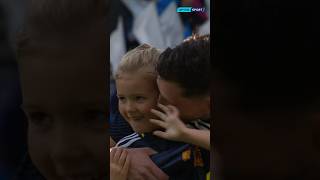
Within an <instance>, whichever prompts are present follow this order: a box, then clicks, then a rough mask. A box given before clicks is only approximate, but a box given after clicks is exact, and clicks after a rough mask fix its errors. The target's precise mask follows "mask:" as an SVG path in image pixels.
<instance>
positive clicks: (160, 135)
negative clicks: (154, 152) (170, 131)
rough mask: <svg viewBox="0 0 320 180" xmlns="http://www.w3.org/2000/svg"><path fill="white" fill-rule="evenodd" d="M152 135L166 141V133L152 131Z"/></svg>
mask: <svg viewBox="0 0 320 180" xmlns="http://www.w3.org/2000/svg"><path fill="white" fill-rule="evenodd" d="M153 135H155V136H158V137H160V138H163V139H167V136H166V133H165V132H163V131H153Z"/></svg>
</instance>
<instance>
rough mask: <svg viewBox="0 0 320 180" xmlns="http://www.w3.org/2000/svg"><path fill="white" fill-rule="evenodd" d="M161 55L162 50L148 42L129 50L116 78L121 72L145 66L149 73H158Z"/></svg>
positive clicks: (134, 70)
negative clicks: (157, 67) (157, 65)
mask: <svg viewBox="0 0 320 180" xmlns="http://www.w3.org/2000/svg"><path fill="white" fill-rule="evenodd" d="M159 56H160V50H159V49H156V48H154V47H151V46H150V45H148V44H142V45H140V46H138V47H136V48H134V49H132V50H130V51H129V52H127V53H126V54H125V55H124V56H123V57H122V58H121V61H120V64H119V66H118V68H117V71H116V73H115V79H117V78H119V76H120V74H121V73H128V72H129V73H132V72H136V71H138V70H140V69H143V68H148V73H150V74H153V75H155V76H156V75H157V74H158V73H157V72H156V64H157V61H158V59H159Z"/></svg>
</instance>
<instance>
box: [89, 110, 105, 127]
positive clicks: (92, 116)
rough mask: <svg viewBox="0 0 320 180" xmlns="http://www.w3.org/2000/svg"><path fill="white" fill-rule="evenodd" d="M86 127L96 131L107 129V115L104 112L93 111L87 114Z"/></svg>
mask: <svg viewBox="0 0 320 180" xmlns="http://www.w3.org/2000/svg"><path fill="white" fill-rule="evenodd" d="M84 117H85V124H86V126H88V127H90V128H94V129H105V127H106V126H107V123H108V121H107V115H106V113H105V112H103V111H99V110H91V111H88V112H86V113H85V115H84Z"/></svg>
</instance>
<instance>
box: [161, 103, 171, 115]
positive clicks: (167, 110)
mask: <svg viewBox="0 0 320 180" xmlns="http://www.w3.org/2000/svg"><path fill="white" fill-rule="evenodd" d="M158 107H159V108H160V109H162V110H163V111H164V112H165V113H166V114H170V113H171V112H170V109H169V108H168V107H167V106H165V105H163V104H160V103H158Z"/></svg>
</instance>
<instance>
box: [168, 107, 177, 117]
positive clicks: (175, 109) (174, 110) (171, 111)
mask: <svg viewBox="0 0 320 180" xmlns="http://www.w3.org/2000/svg"><path fill="white" fill-rule="evenodd" d="M167 108H168V109H169V111H170V113H171V114H172V115H174V116H177V117H179V110H178V108H176V107H175V106H172V105H168V107H167Z"/></svg>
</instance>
